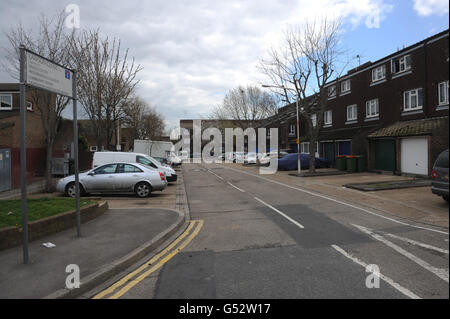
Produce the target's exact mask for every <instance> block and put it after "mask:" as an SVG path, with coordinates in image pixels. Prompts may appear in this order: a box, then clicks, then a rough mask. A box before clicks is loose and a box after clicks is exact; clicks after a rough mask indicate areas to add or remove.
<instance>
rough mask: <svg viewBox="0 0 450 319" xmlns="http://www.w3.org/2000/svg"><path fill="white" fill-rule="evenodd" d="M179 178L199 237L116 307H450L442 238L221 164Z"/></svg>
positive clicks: (188, 168) (192, 167) (190, 169)
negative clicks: (204, 301)
mask: <svg viewBox="0 0 450 319" xmlns="http://www.w3.org/2000/svg"><path fill="white" fill-rule="evenodd" d="M183 174H184V180H185V185H186V191H187V196H188V201H189V207H190V212H191V219H192V220H201V221H203V224H202V227H201V229H200V230H199V231H198V233H196V234H194V235H195V237H193V238H192V241H190V242H189V243H188V244H187V246H185V247H184V248H183V249H181V250H180V251H179V252H178V253H177V254H175V255H174V256H172V257H171V258H170V260H168V261H167V262H165V263H164V265H163V266H162V267H161V269H160V270H158V271H157V272H155V273H154V274H152V275H151V276H149V277H148V278H146V279H145V280H142V281H139V283H137V284H136V285H135V286H134V287H133V288H132V289H129V290H128V291H127V292H126V293H124V294H123V295H122V296H121V298H389V299H390V298H395V299H397V298H448V297H449V288H448V287H449V286H448V268H449V265H448V263H449V260H448V233H447V232H445V231H442V230H440V229H435V228H432V227H430V226H426V225H420V224H415V225H412V224H410V223H408V222H405V221H398V220H396V219H393V218H391V217H388V216H381V215H377V214H374V212H371V211H368V210H364V209H362V208H360V207H357V206H356V205H346V204H345V203H343V202H341V201H340V200H338V199H337V200H336V199H330V198H326V197H324V196H321V195H318V194H315V193H312V192H310V191H305V190H303V189H301V188H298V187H293V186H291V185H287V184H282V183H280V182H274V181H271V180H270V178H268V177H265V176H255V175H251V174H248V173H247V174H246V173H244V172H241V171H239V170H234V169H231V168H228V167H225V166H222V165H218V164H210V165H206V164H201V165H200V164H184V165H183ZM368 265H373V266H369V268H367V266H368ZM377 282H379V285H377ZM374 286H375V287H374Z"/></svg>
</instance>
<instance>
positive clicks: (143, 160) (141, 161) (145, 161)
mask: <svg viewBox="0 0 450 319" xmlns="http://www.w3.org/2000/svg"><path fill="white" fill-rule="evenodd" d="M136 163H139V164H142V165H145V166H150V167H153V168H158V167H157V166H156V165H155V164H154V163H153V162H152V161H151V160H149V159H148V158H146V157H144V156H139V155H138V156H136Z"/></svg>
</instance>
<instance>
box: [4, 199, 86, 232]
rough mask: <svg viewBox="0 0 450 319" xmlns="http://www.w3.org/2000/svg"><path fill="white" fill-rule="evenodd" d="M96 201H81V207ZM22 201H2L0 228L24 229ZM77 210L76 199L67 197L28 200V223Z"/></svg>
mask: <svg viewBox="0 0 450 319" xmlns="http://www.w3.org/2000/svg"><path fill="white" fill-rule="evenodd" d="M93 203H94V201H90V200H83V199H81V200H80V207H82V206H86V205H89V204H93ZM21 207H22V206H21V200H20V199H14V200H0V228H4V227H9V226H17V227H22V208H21ZM74 209H75V199H74V198H65V197H43V198H36V199H28V200H27V217H28V222H31V221H34V220H38V219H42V218H45V217H49V216H53V215H56V214H59V213H64V212H67V211H70V210H74Z"/></svg>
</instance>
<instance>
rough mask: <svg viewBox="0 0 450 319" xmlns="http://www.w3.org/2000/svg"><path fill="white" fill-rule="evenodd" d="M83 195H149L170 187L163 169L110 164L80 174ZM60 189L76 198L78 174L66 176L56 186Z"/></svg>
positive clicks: (131, 164) (130, 164)
mask: <svg viewBox="0 0 450 319" xmlns="http://www.w3.org/2000/svg"><path fill="white" fill-rule="evenodd" d="M79 181H80V194H81V195H84V194H87V193H135V194H136V195H137V196H138V197H141V198H144V197H148V196H149V195H150V193H151V192H152V191H162V190H163V189H164V188H165V187H166V186H167V178H166V175H165V174H164V172H162V171H160V170H157V169H154V168H150V167H148V166H146V165H141V164H138V163H110V164H105V165H102V166H100V167H96V168H94V169H91V170H89V171H87V172H84V173H80V174H79ZM56 190H57V191H58V192H61V193H64V194H65V195H66V196H70V197H75V175H72V176H68V177H65V178H63V179H60V180H59V181H58V184H57V185H56Z"/></svg>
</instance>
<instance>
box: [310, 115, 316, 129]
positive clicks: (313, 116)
mask: <svg viewBox="0 0 450 319" xmlns="http://www.w3.org/2000/svg"><path fill="white" fill-rule="evenodd" d="M311 121H312V125H313V127H316V126H317V115H316V114H313V115H311Z"/></svg>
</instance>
